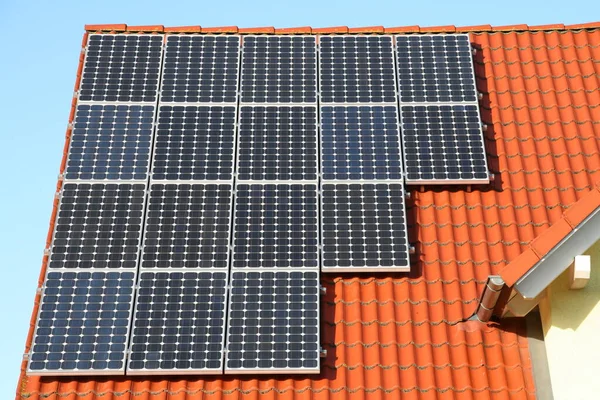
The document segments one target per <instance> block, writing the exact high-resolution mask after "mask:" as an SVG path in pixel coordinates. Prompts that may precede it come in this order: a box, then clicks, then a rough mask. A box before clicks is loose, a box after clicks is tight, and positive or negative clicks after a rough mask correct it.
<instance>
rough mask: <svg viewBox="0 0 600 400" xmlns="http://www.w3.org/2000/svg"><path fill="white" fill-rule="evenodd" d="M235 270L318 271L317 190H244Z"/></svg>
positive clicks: (256, 187) (239, 192) (287, 187)
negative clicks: (285, 269) (296, 269)
mask: <svg viewBox="0 0 600 400" xmlns="http://www.w3.org/2000/svg"><path fill="white" fill-rule="evenodd" d="M235 202H236V204H235V217H234V243H233V246H234V251H233V254H234V255H233V264H232V267H233V268H317V267H318V255H317V254H318V253H317V245H318V226H317V225H318V220H317V187H316V185H315V184H238V185H237V187H236V200H235Z"/></svg>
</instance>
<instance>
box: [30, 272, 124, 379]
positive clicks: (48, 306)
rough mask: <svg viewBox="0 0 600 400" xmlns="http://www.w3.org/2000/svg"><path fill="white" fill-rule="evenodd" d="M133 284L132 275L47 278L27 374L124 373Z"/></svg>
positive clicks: (75, 274)
mask: <svg viewBox="0 0 600 400" xmlns="http://www.w3.org/2000/svg"><path fill="white" fill-rule="evenodd" d="M134 278H135V273H134V272H99V271H97V272H49V273H48V276H47V278H46V282H45V290H44V292H43V295H42V300H41V305H40V312H39V316H38V322H37V325H36V330H35V334H34V339H33V345H32V354H31V358H30V361H29V365H28V373H30V374H33V375H35V374H57V373H67V374H74V373H96V374H97V373H102V372H105V373H106V372H112V373H117V372H119V371H121V372H122V371H124V370H125V353H126V343H127V337H128V332H129V325H130V321H131V312H130V310H131V307H132V303H133V290H134V282H135V280H134ZM94 287H97V288H98V289H99V290H95V289H94ZM115 293H118V295H116V294H115Z"/></svg>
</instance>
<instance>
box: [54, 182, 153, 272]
mask: <svg viewBox="0 0 600 400" xmlns="http://www.w3.org/2000/svg"><path fill="white" fill-rule="evenodd" d="M145 189H146V185H144V184H125V183H123V184H112V183H111V184H107V183H94V184H89V183H79V184H74V183H67V184H65V185H64V187H63V189H62V194H61V199H60V205H59V209H58V215H57V218H56V223H55V232H54V240H53V242H52V248H51V253H50V263H49V268H50V269H54V268H119V269H121V268H136V267H137V258H138V252H139V248H140V247H139V246H140V240H141V229H142V215H143V208H144V201H145V200H144V199H145Z"/></svg>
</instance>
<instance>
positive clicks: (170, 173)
mask: <svg viewBox="0 0 600 400" xmlns="http://www.w3.org/2000/svg"><path fill="white" fill-rule="evenodd" d="M235 119H236V110H235V107H222V106H214V107H213V106H211V107H209V106H161V107H160V110H159V115H158V128H157V130H156V139H155V142H156V144H155V150H154V159H153V165H152V178H153V179H163V180H174V179H178V180H220V179H232V177H233V152H234V138H235V123H236V120H235Z"/></svg>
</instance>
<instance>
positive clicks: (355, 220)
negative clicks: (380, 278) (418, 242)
mask: <svg viewBox="0 0 600 400" xmlns="http://www.w3.org/2000/svg"><path fill="white" fill-rule="evenodd" d="M321 207H322V212H321V232H322V235H323V240H322V243H323V251H322V256H323V258H322V268H323V269H324V270H330V271H331V270H338V271H353V269H362V270H364V269H371V270H377V271H386V270H387V271H394V270H396V271H406V270H408V268H409V253H408V250H409V249H408V240H407V226H406V211H405V205H404V188H403V186H402V184H400V183H394V184H383V183H377V184H374V183H361V184H323V186H322V206H321Z"/></svg>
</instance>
